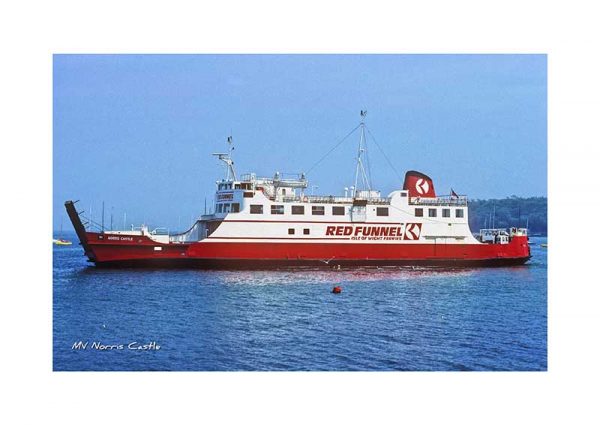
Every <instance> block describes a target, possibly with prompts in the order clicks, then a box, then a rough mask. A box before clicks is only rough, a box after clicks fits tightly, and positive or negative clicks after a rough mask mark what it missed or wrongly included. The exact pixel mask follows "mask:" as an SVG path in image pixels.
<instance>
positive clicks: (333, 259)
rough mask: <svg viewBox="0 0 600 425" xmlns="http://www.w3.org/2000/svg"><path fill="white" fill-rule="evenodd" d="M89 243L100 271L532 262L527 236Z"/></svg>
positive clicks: (99, 239) (90, 237) (93, 239)
mask: <svg viewBox="0 0 600 425" xmlns="http://www.w3.org/2000/svg"><path fill="white" fill-rule="evenodd" d="M85 239H86V241H85V243H82V244H83V245H84V248H85V251H86V255H88V257H89V258H90V260H91V261H93V262H94V263H96V265H98V266H112V267H115V266H123V267H136V266H139V267H154V266H155V267H199V268H249V269H252V268H265V267H279V266H327V267H336V266H338V265H340V266H344V265H354V266H356V265H360V266H386V265H387V266H391V265H431V266H452V267H473V266H505V265H518V264H524V263H525V262H526V261H527V260H529V258H530V252H529V246H528V243H527V237H526V236H516V237H514V238H512V240H511V241H510V243H508V244H484V243H481V244H444V245H441V244H440V245H436V244H368V245H367V244H348V243H318V242H306V243H305V242H301V243H300V242H294V243H289V242H288V243H277V242H239V241H235V242H212V241H203V242H193V243H181V244H179V243H169V244H160V243H157V242H156V241H153V240H151V239H150V238H148V237H146V236H136V237H134V238H133V240H132V241H106V239H105V238H104V237H103V235H102V234H101V233H92V232H86V233H85ZM209 239H210V238H209ZM156 247H160V248H161V250H160V251H157V250H155V248H156Z"/></svg>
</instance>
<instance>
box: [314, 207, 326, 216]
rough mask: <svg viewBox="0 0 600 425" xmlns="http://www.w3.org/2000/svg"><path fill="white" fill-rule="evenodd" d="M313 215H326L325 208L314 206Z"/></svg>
mask: <svg viewBox="0 0 600 425" xmlns="http://www.w3.org/2000/svg"><path fill="white" fill-rule="evenodd" d="M312 215H325V207H323V206H316V205H315V206H313V207H312Z"/></svg>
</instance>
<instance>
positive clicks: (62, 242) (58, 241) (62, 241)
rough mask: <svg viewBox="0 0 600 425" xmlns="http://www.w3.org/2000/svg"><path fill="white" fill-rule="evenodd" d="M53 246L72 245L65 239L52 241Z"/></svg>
mask: <svg viewBox="0 0 600 425" xmlns="http://www.w3.org/2000/svg"><path fill="white" fill-rule="evenodd" d="M52 243H53V244H54V245H73V242H71V241H68V240H66V239H52Z"/></svg>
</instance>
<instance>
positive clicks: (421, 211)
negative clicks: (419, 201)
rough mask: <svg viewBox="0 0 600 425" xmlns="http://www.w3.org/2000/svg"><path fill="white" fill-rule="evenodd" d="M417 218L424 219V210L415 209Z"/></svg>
mask: <svg viewBox="0 0 600 425" xmlns="http://www.w3.org/2000/svg"><path fill="white" fill-rule="evenodd" d="M415 217H423V208H415Z"/></svg>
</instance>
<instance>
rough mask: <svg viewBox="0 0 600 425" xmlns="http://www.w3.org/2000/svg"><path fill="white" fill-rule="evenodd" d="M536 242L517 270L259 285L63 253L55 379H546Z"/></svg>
mask: <svg viewBox="0 0 600 425" xmlns="http://www.w3.org/2000/svg"><path fill="white" fill-rule="evenodd" d="M68 236H69V237H70V238H71V239H72V240H73V241H75V236H74V235H68ZM531 242H533V243H534V244H535V245H533V246H532V254H533V258H532V260H531V262H530V263H529V264H528V265H525V266H520V267H509V268H488V269H466V270H430V269H424V268H420V269H415V270H413V269H410V268H384V269H367V268H364V269H354V270H341V271H333V270H276V271H258V272H257V271H252V272H245V271H201V270H104V269H96V268H94V267H93V266H90V265H89V264H88V263H87V262H86V258H85V257H84V256H83V250H82V249H81V247H80V246H79V245H77V243H74V244H73V245H72V246H70V247H61V246H54V248H53V250H54V270H53V277H54V299H53V303H54V310H53V316H54V321H53V333H54V340H53V350H54V370H344V371H345V370H382V371H395V370H415V371H425V370H444V371H445V370H517V371H518V370H546V369H547V261H546V259H547V250H546V248H541V246H540V244H541V243H545V242H546V239H545V238H532V239H531ZM334 285H341V286H342V290H343V291H342V293H341V294H339V295H334V294H332V293H331V289H332V287H333V286H334ZM80 341H81V344H80V345H79V349H76V348H73V346H74V344H77V343H78V342H80ZM86 343H87V346H85V347H86V348H85V349H84V348H83V344H86ZM130 344H131V348H130ZM110 346H112V348H110ZM144 346H145V348H146V349H133V348H138V347H142V348H144ZM157 346H159V347H160V348H159V349H156V347H157Z"/></svg>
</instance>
